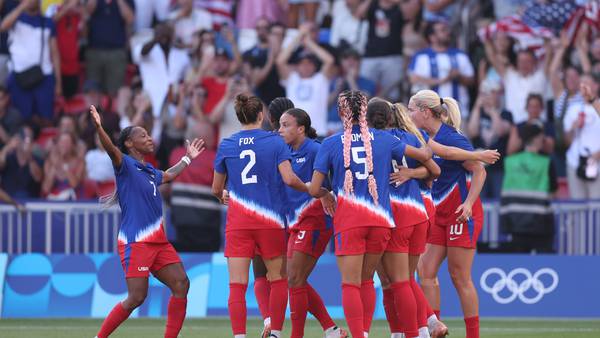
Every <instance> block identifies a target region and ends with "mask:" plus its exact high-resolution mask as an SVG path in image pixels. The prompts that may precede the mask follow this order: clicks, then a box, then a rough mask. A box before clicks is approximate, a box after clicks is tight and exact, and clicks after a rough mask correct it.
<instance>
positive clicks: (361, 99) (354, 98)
mask: <svg viewBox="0 0 600 338" xmlns="http://www.w3.org/2000/svg"><path fill="white" fill-rule="evenodd" d="M338 109H339V111H340V115H341V116H342V123H343V125H344V151H343V153H344V168H345V176H344V193H345V194H352V193H354V186H353V177H352V170H350V146H351V143H352V125H353V124H356V123H358V125H359V127H360V134H361V137H362V141H363V144H364V147H365V152H366V153H367V158H366V160H367V171H368V173H369V176H368V178H367V180H368V186H369V194H371V197H372V198H373V201H374V202H375V205H377V204H378V202H379V195H378V193H377V181H376V180H375V176H373V148H372V147H371V134H370V133H369V126H368V124H367V97H366V95H365V94H364V93H362V92H360V91H357V90H346V91H344V92H342V93H341V94H340V96H339V97H338Z"/></svg>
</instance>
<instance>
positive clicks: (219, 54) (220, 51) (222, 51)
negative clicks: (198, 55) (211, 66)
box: [215, 48, 231, 60]
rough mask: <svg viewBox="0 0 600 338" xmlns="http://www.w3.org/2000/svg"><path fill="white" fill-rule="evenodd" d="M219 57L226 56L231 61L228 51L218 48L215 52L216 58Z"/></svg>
mask: <svg viewBox="0 0 600 338" xmlns="http://www.w3.org/2000/svg"><path fill="white" fill-rule="evenodd" d="M217 56H224V57H226V58H227V59H230V60H231V56H230V55H229V53H228V52H227V50H226V49H225V48H217V49H216V50H215V57H217Z"/></svg>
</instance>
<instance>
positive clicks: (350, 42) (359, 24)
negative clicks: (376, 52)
mask: <svg viewBox="0 0 600 338" xmlns="http://www.w3.org/2000/svg"><path fill="white" fill-rule="evenodd" d="M359 6H360V0H335V1H334V2H333V8H332V10H331V13H333V15H332V17H333V18H332V22H331V35H330V37H329V38H330V39H329V43H330V44H331V45H332V46H333V47H335V48H338V49H346V48H349V47H352V48H355V49H356V50H357V51H358V52H359V53H361V54H363V53H364V52H365V44H366V42H367V31H368V29H369V27H368V25H367V24H365V22H363V21H362V19H361V18H357V17H356V16H355V14H356V11H357V10H358V8H359Z"/></svg>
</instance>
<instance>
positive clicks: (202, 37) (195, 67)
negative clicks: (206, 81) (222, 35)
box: [185, 30, 216, 86]
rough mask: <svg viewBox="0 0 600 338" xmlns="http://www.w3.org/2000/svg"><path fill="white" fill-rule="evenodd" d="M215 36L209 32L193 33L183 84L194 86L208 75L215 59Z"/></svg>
mask: <svg viewBox="0 0 600 338" xmlns="http://www.w3.org/2000/svg"><path fill="white" fill-rule="evenodd" d="M215 50H216V47H215V34H214V32H213V31H210V30H201V31H198V32H195V33H194V35H193V37H192V47H191V50H190V58H191V60H190V66H191V67H189V68H188V71H187V74H186V75H185V82H186V83H188V84H190V85H191V86H195V85H196V84H197V83H198V81H200V80H201V79H202V78H204V76H206V75H208V74H210V72H211V71H212V69H210V68H211V67H213V60H214V57H215Z"/></svg>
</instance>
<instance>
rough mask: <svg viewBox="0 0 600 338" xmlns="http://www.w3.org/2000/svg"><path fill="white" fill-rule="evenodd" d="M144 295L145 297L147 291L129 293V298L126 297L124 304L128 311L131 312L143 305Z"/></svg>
mask: <svg viewBox="0 0 600 338" xmlns="http://www.w3.org/2000/svg"><path fill="white" fill-rule="evenodd" d="M146 295H147V291H140V292H133V293H130V294H129V296H127V302H126V303H127V305H128V307H129V309H130V310H133V309H135V308H137V307H139V306H140V305H142V303H144V300H146ZM124 307H125V306H124Z"/></svg>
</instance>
